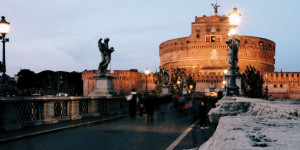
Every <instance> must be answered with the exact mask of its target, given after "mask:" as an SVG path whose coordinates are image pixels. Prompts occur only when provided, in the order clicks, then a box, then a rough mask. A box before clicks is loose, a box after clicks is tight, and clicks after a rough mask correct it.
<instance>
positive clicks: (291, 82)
mask: <svg viewBox="0 0 300 150" xmlns="http://www.w3.org/2000/svg"><path fill="white" fill-rule="evenodd" d="M263 77H264V80H265V84H264V87H266V86H267V87H268V89H269V95H270V97H271V98H279V99H300V72H271V73H265V74H264V76H263Z"/></svg>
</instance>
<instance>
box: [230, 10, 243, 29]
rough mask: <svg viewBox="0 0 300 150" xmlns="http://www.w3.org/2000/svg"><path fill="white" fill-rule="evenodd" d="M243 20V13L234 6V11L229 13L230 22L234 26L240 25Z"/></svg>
mask: <svg viewBox="0 0 300 150" xmlns="http://www.w3.org/2000/svg"><path fill="white" fill-rule="evenodd" d="M240 22H241V14H240V13H238V12H237V8H236V7H235V8H233V12H232V13H230V14H229V23H230V25H232V26H238V25H239V24H240Z"/></svg>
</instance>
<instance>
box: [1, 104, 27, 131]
mask: <svg viewBox="0 0 300 150" xmlns="http://www.w3.org/2000/svg"><path fill="white" fill-rule="evenodd" d="M1 105H2V108H3V110H2V114H1V115H2V116H1V118H2V120H1V128H2V129H3V130H6V131H8V130H16V129H21V128H22V125H21V123H20V122H19V120H18V108H17V104H16V103H1Z"/></svg>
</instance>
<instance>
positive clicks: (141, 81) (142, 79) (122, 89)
mask: <svg viewBox="0 0 300 150" xmlns="http://www.w3.org/2000/svg"><path fill="white" fill-rule="evenodd" d="M98 72H99V70H88V71H84V72H82V80H83V96H87V95H88V94H89V93H91V92H92V91H93V90H94V88H95V79H94V77H95V76H96V75H97V73H98ZM109 74H110V75H111V76H112V77H114V78H113V87H114V91H115V92H116V93H117V94H118V95H124V94H125V95H126V94H129V93H130V90H131V89H133V88H135V89H136V90H137V92H138V93H141V94H143V93H144V92H145V90H146V76H145V74H144V73H140V72H138V71H137V70H136V69H132V70H115V71H114V72H113V73H110V72H109ZM154 88H155V84H154V83H153V73H151V74H149V75H148V77H147V89H148V91H150V90H153V89H154Z"/></svg>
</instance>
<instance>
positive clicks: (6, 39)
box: [0, 16, 9, 76]
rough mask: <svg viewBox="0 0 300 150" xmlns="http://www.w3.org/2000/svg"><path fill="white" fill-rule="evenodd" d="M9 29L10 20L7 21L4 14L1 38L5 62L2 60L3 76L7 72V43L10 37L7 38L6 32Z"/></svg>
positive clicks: (0, 30) (0, 32) (0, 31)
mask: <svg viewBox="0 0 300 150" xmlns="http://www.w3.org/2000/svg"><path fill="white" fill-rule="evenodd" d="M8 31H9V22H7V21H6V20H5V17H4V16H2V17H1V21H0V34H1V36H0V39H2V43H3V55H2V56H3V60H2V61H3V62H2V66H1V71H2V72H3V76H5V73H6V63H5V43H6V42H8V41H9V39H8V38H5V36H6V34H7V33H8Z"/></svg>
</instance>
